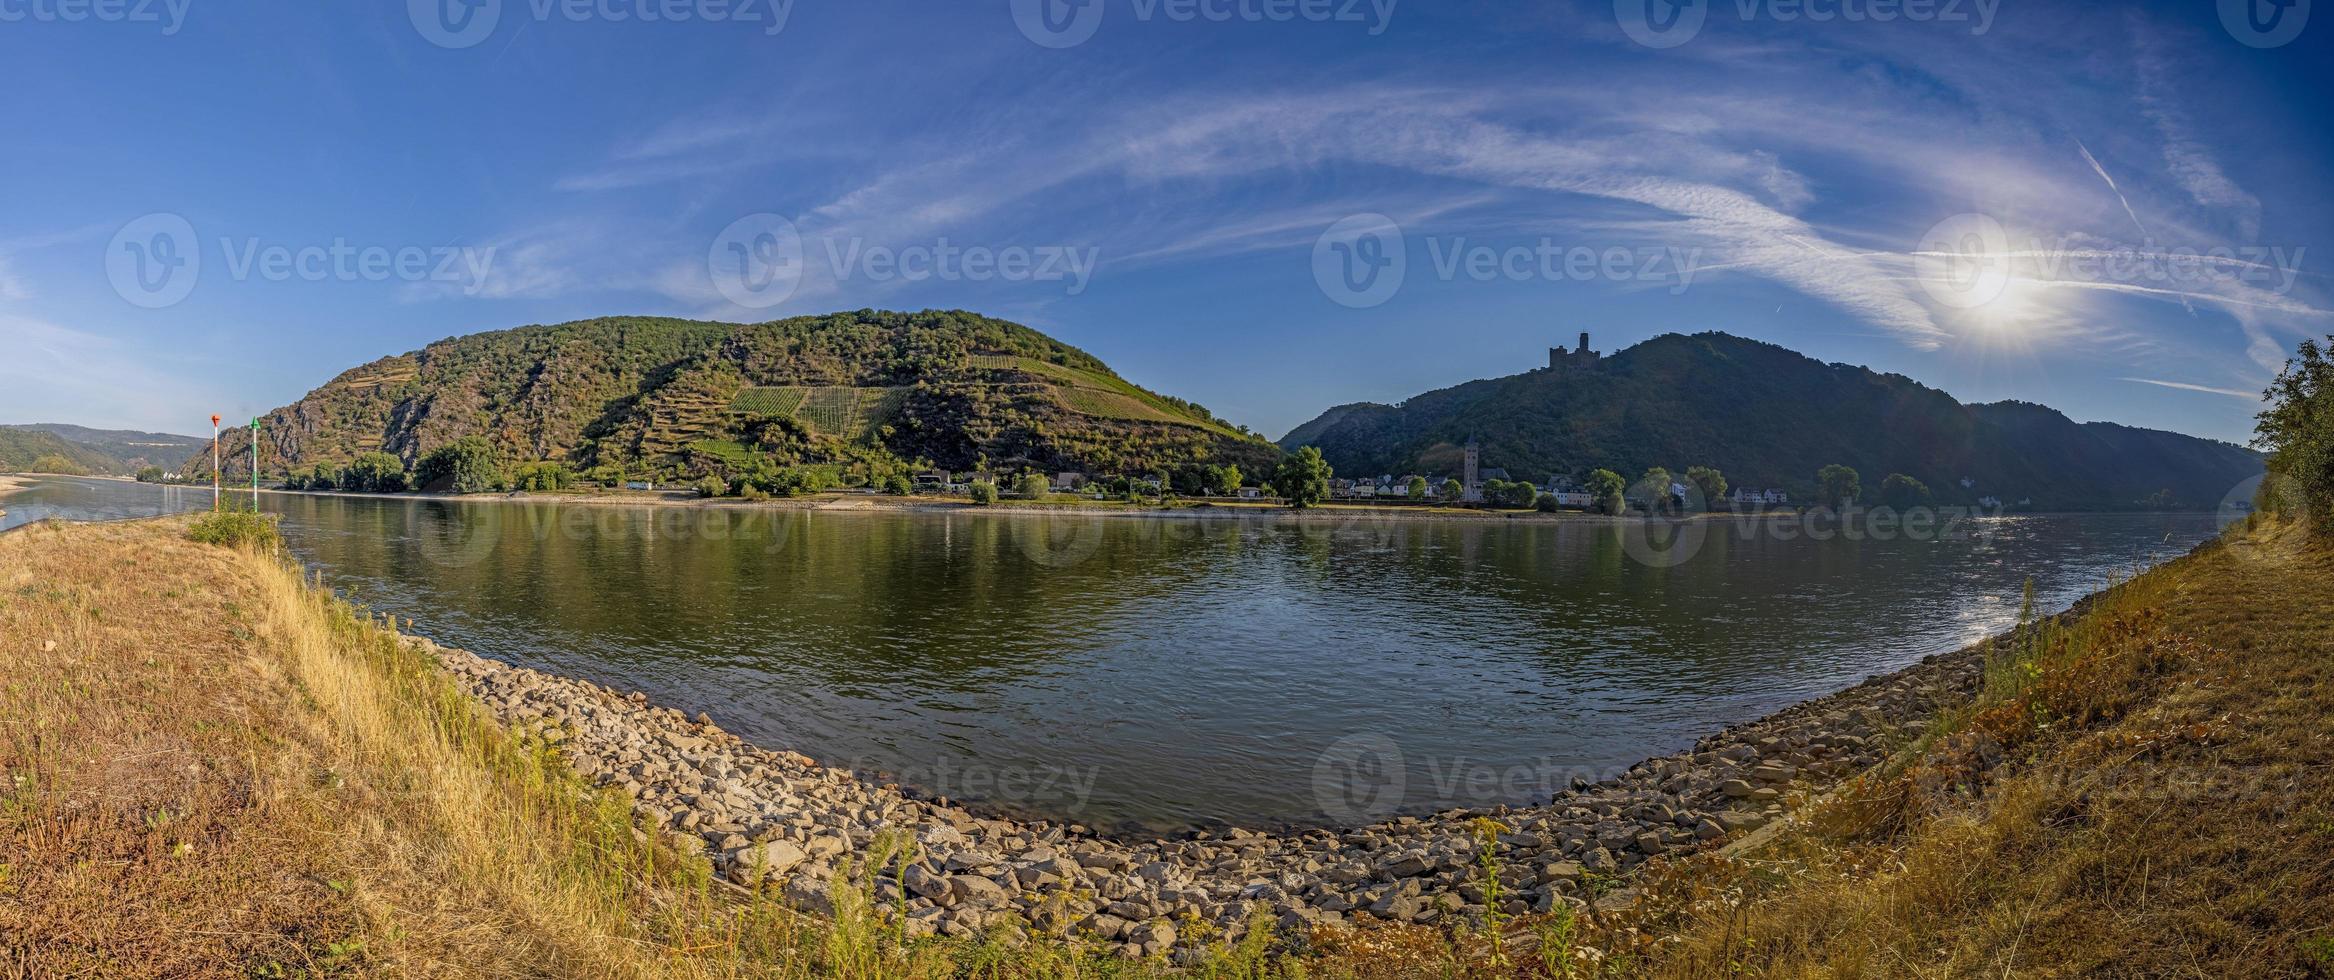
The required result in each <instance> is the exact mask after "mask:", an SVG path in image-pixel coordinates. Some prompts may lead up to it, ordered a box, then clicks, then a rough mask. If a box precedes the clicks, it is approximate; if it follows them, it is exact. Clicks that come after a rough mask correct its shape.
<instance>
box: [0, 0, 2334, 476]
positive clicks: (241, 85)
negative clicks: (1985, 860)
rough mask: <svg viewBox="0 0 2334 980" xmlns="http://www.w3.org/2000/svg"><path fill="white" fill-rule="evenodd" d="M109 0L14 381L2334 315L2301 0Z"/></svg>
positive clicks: (31, 74)
mask: <svg viewBox="0 0 2334 980" xmlns="http://www.w3.org/2000/svg"><path fill="white" fill-rule="evenodd" d="M121 2H122V3H123V4H124V6H121V7H111V8H108V7H103V6H100V7H98V8H94V9H93V8H91V7H88V6H86V5H80V4H78V0H0V62H4V63H6V64H7V65H9V66H10V71H9V73H8V74H9V76H10V79H11V82H12V84H11V85H10V86H9V87H8V91H7V94H5V95H0V127H4V128H5V131H7V132H8V133H9V134H10V137H11V138H10V140H9V141H8V146H7V152H5V153H0V188H5V190H4V191H0V193H5V195H6V201H7V206H6V207H5V208H0V420H8V421H72V422H80V423H84V424H92V425H105V426H134V427H140V428H149V429H162V430H175V431H182V432H193V431H198V430H199V429H200V428H201V425H202V419H203V418H204V417H205V416H207V415H209V414H210V413H211V412H213V411H219V412H221V413H223V414H226V415H228V416H230V417H238V418H239V417H247V416H249V415H251V414H253V413H254V412H257V411H260V410H264V409H267V408H272V407H274V406H277V405H281V404H285V403H288V402H290V401H291V400H293V399H295V398H297V397H298V396H299V395H300V394H302V393H303V392H305V391H307V390H308V389H310V388H313V387H315V386H317V385H319V384H321V383H323V382H324V381H325V380H327V379H329V378H330V377H331V376H332V375H333V374H335V373H337V372H339V371H340V370H343V369H345V368H348V367H351V366H354V365H357V364H359V363H362V362H365V361H368V360H371V359H373V358H376V357H380V356H383V355H387V354H393V353H399V352H403V351H407V350H412V349H415V348H418V347H420V346H422V345H423V344H425V343H428V342H429V341H432V340H436V339H439V338H443V337H448V336H453V335H458V334H464V333H471V332H476V331H481V330H492V329H500V328H505V327H511V326H517V325H522V324H528V323H550V322H559V321H564V320H570V319H578V318H584V317H590V316H598V315H607V314H666V315H679V316H691V317H706V318H714V319H733V320H764V319H772V318H776V317H778V316H787V315H795V314H802V313H817V312H827V311H831V310H838V309H857V308H861V307H881V308H898V309H919V308H926V307H961V308H967V309H973V310H978V311H982V312H986V313H990V314H993V315H997V316H1002V317H1006V318H1009V319H1014V320H1018V321H1021V322H1024V323H1028V324H1030V325H1032V326H1034V327H1037V328H1039V329H1042V330H1045V331H1047V332H1049V333H1052V334H1054V335H1055V336H1057V337H1060V338H1062V339H1063V340H1065V341H1068V342H1070V343H1073V344H1076V345H1078V346H1080V347H1083V348H1085V349H1087V350H1089V351H1092V352H1094V353H1096V354H1098V355H1100V356H1101V357H1103V358H1104V359H1106V360H1107V361H1109V362H1110V363H1111V364H1112V365H1114V366H1116V367H1118V368H1119V369H1120V371H1121V372H1122V373H1124V374H1126V375H1128V376H1129V377H1131V378H1132V379H1134V380H1135V381H1137V382H1139V383H1142V384H1145V385H1148V386H1150V387H1153V388H1156V389H1159V390H1161V391H1165V392H1169V393H1172V394H1176V395H1179V396H1183V397H1188V398H1192V399H1194V400H1196V401H1199V402H1201V403H1203V404H1205V405H1207V406H1209V407H1210V408H1211V409H1214V410H1215V411H1216V412H1217V413H1219V414H1221V415H1223V416H1225V417H1227V418H1229V419H1231V420H1233V421H1235V422H1239V423H1243V424H1247V425H1249V426H1252V427H1254V428H1255V429H1257V430H1259V431H1262V432H1265V433H1267V434H1270V435H1274V436H1277V435H1279V434H1280V433H1281V432H1283V431H1285V430H1287V429H1288V428H1290V427H1292V426H1294V425H1296V424H1298V423H1300V422H1302V421H1304V420H1306V419H1307V418H1309V417H1311V416H1312V415H1313V414H1315V413H1316V412H1318V411H1319V410H1321V409H1323V408H1326V407H1328V406H1330V405H1335V404H1340V403H1345V402H1352V401H1364V400H1368V401H1394V400H1399V399H1401V398H1403V397H1406V396H1408V395H1411V394H1415V393H1417V392H1420V391H1425V390H1429V389H1433V388H1438V387H1443V386H1446V385H1450V384H1455V383H1459V382H1462V381H1466V380H1469V379H1472V378H1478V377H1488V376H1496V375H1503V374H1511V373H1515V372H1517V371H1520V370H1524V369H1527V368H1530V367H1533V366H1535V365H1536V364H1539V363H1544V362H1545V353H1544V350H1545V348H1546V347H1547V346H1548V345H1549V344H1550V343H1566V344H1569V343H1570V342H1571V338H1573V337H1574V336H1575V335H1576V334H1578V333H1579V332H1580V331H1582V330H1588V331H1591V332H1593V333H1594V334H1595V336H1596V345H1597V346H1598V347H1600V348H1602V349H1605V350H1608V351H1610V350H1613V349H1617V348H1619V347H1623V346H1627V345H1629V344H1632V343H1635V342H1637V341H1640V340H1643V339H1645V338H1647V337H1650V336H1654V335H1656V334H1660V333H1665V332H1671V331H1688V332H1691V331H1699V330H1706V329H1716V330H1725V331H1729V332H1733V333H1738V334H1743V335H1747V336H1751V337H1755V338H1759V339H1762V340H1768V341H1772V342H1775V343H1779V344H1783V345H1785V346H1788V347H1791V348H1794V349H1797V350H1800V351H1803V352H1806V353H1808V354H1810V355H1813V356H1815V357H1818V358H1822V359H1825V360H1831V361H1846V362H1852V363H1859V364H1868V365H1871V366H1873V367H1875V368H1878V369H1880V370H1885V371H1894V372H1899V373H1902V374H1906V375H1909V376H1911V377H1913V378H1916V379H1919V380H1921V381H1923V382H1926V383H1929V384H1932V385H1935V386H1937V387H1940V388H1943V389H1945V390H1947V391H1950V392H1952V393H1953V394H1955V395H1956V396H1958V397H1961V398H1962V399H1964V400H1966V401H1990V400H1995V399H2002V398H2020V399H2027V400H2032V401H2040V402H2044V403H2047V404H2050V405H2053V406H2056V407H2058V408H2060V409H2062V410H2064V411H2066V412H2067V413H2069V414H2070V415H2072V416H2074V417H2076V418H2078V419H2085V420H2090V419H2107V420H2113V421H2119V422H2125V423H2130V424H2135V425H2143V426H2149V427H2156V428H2166V429H2173V430H2177V431H2183V432H2190V433H2195V434H2199V435H2205V436H2211V437H2216V438H2223V439H2230V440H2234V441H2241V440H2243V439H2244V438H2246V437H2247V435H2248V434H2249V431H2250V428H2251V421H2250V420H2251V415H2252V413H2253V412H2254V411H2255V409H2256V405H2255V404H2254V399H2255V393H2257V392H2258V391H2259V390H2260V389H2261V388H2262V387H2263V386H2264V384H2265V383H2266V382H2267V381H2268V380H2269V378H2270V377H2271V376H2272V375H2273V374H2274V370H2275V367H2276V365H2277V364H2278V363H2280V362H2281V360H2282V358H2283V356H2284V354H2285V352H2287V351H2290V350H2291V349H2292V347H2293V346H2294V344H2295V343H2296V342H2297V341H2299V340H2300V339H2301V338H2302V337H2304V336H2314V335H2324V334H2327V333H2334V316H2330V315H2329V313H2328V311H2329V310H2334V295H2330V294H2334V288H2330V282H2329V279H2328V276H2327V273H2326V271H2325V270H2326V268H2327V267H2328V265H2329V263H2334V238H2330V235H2329V231H2330V230H2334V202H2330V201H2329V200H2328V195H2326V194H2325V193H2324V187H2325V175H2326V174H2327V173H2328V172H2329V163H2330V160H2329V158H2330V157H2334V126H2330V125H2329V124H2328V122H2327V119H2328V116H2327V114H2326V110H2325V106H2324V98H2325V92H2326V90H2327V81H2328V79H2327V77H2326V75H2325V72H2324V69H2322V68H2317V67H2313V62H2317V63H2325V62H2327V61H2328V60H2329V59H2328V58H2327V55H2328V53H2329V51H2330V50H2334V13H2330V12H2328V11H2324V10H2320V11H2317V17H2318V22H2316V23H2311V22H2309V21H2307V20H2306V18H2307V17H2308V15H2309V10H2308V7H2309V0H2294V2H2295V4H2296V5H2295V6H2292V7H2288V8H2285V9H2283V10H2282V11H2272V12H2276V13H2279V14H2280V16H2282V17H2283V18H2285V19H2284V20H2278V19H2276V18H2264V17H2262V16H2261V11H2269V9H2270V8H2268V7H2267V6H2266V5H2264V6H2263V7H2262V8H2260V10H2259V11H2256V16H2255V19H2254V21H2251V22H2249V21H2247V20H2246V19H2245V18H2246V14H2245V12H2244V10H2243V0H2233V2H2232V3H2229V4H2223V6H2225V7H2228V8H2229V11H2228V13H2229V18H2230V19H2229V20H2227V21H2226V22H2224V19H2223V12H2222V11H2220V10H2216V9H2215V6H2214V4H2212V3H2181V4H2161V5H2132V6H2129V7H2123V6H2117V7H2115V8H2113V9H2109V8H2108V7H2106V6H2104V5H2072V4H2069V5H2054V4H2041V3H2022V2H2018V0H1986V2H1984V3H1980V2H1977V0H1936V2H1934V3H1923V2H1921V0H1915V2H1912V3H1906V4H1902V5H1890V4H1884V5H1883V6H1882V7H1881V8H1879V9H1881V10H1882V11H1884V12H1892V13H1895V14H1896V16H1895V17H1894V18H1893V19H1890V20H1887V21H1885V22H1882V21H1878V20H1876V19H1875V18H1874V17H1873V16H1871V14H1872V11H1873V10H1874V9H1875V8H1874V7H1873V6H1872V5H1871V4H1870V3H1869V2H1867V0H1855V2H1853V3H1849V4H1848V5H1847V6H1846V7H1842V6H1841V5H1840V3H1839V2H1838V0H1813V2H1795V0H1720V2H1708V0H1705V2H1703V3H1701V4H1698V5H1693V6H1689V7H1685V8H1674V7H1672V6H1670V4H1669V2H1668V0H1649V2H1650V3H1651V4H1652V6H1651V7H1650V8H1648V7H1647V6H1645V4H1644V3H1640V2H1639V0H1619V2H1617V3H1615V2H1602V3H1586V4H1579V5H1568V4H1559V3H1490V2H1471V0H1457V2H1441V3H1431V4H1430V3H1427V2H1424V0H1377V2H1375V3H1372V2H1368V0H1361V2H1348V0H1301V2H1300V0H1085V2H1086V4H1087V5H1086V6H1084V7H1082V8H1080V7H1075V6H1059V7H1055V8H1053V9H1052V10H1051V11H1048V10H1046V9H1041V0H962V2H956V0H950V2H940V0H925V2H906V0H859V2H813V0H754V2H753V3H752V5H751V6H748V7H743V8H741V7H739V6H737V4H736V2H734V0H733V2H730V3H720V2H716V0H702V2H700V0H591V2H589V3H564V2H563V3H556V4H555V3H552V2H551V0H501V2H499V3H497V2H494V0H414V2H413V3H410V4H409V3H405V2H382V3H369V4H315V3H294V2H253V3H236V4H231V5H230V4H226V3H221V2H216V0H152V2H151V3H149V2H148V0H121ZM1042 2H1043V3H1062V2H1064V0H1042ZM1649 10H1650V13H1649ZM644 11H645V12H647V13H649V14H652V15H656V17H657V19H655V20H653V21H644V20H643V19H642V17H641V14H642V13H643V12H644ZM1049 12H1050V13H1051V14H1052V15H1053V16H1052V18H1051V19H1050V20H1049V19H1047V16H1046V15H1047V14H1048V13H1049ZM1697 12H1698V13H1697ZM673 13H685V14H688V15H689V17H688V19H687V20H686V21H676V20H674V19H672V17H671V16H669V15H670V14H673ZM1673 14H1684V15H1685V16H1686V19H1683V20H1675V19H1672V17H1671V15H1673ZM1819 15H1825V16H1823V19H1820V20H1817V19H1813V18H1815V17H1817V16H1819ZM465 17H467V18H468V19H467V20H465V19H464V18H465ZM1649 17H1650V19H1649ZM2255 22H2267V23H2272V24H2273V25H2275V26H2273V27H2271V28H2270V30H2271V31H2272V33H2269V34H2262V33H2258V32H2256V31H2255V30H2254V28H2253V27H2252V26H2251V25H2252V24H2253V23H2255ZM2296 24H2298V25H2300V27H2299V32H2298V34H2294V25H2296ZM1649 25H1650V26H1649ZM1664 25H1667V26H1668V27H1669V30H1668V32H1667V33H1662V32H1660V31H1659V30H1657V28H1659V27H1662V26H1664ZM1054 28H1063V29H1065V32H1063V33H1055V32H1052V29H1054ZM2285 35H2293V36H2291V37H2290V39H2287V37H2286V36H2285ZM1640 38H1642V39H1645V41H1650V43H1644V41H1641V40H1640ZM2264 45H2266V46H2264ZM780 228H783V229H786V230H787V235H786V236H773V237H767V238H765V237H764V236H763V232H765V231H770V230H772V229H780ZM182 243H183V244H182ZM772 243H781V244H779V246H778V248H779V253H783V254H777V253H771V252H769V251H768V250H767V246H770V245H771V244H772ZM794 243H798V245H796V244H794ZM732 245H737V246H741V247H743V248H745V251H742V252H738V251H733V250H732V249H731V246H732ZM797 248H798V252H797V251H795V249H797ZM2321 248H2324V249H2327V251H2325V252H2321ZM157 249H161V250H160V251H157ZM183 252H192V253H193V254H192V255H191V256H190V255H186V254H183ZM774 255H776V257H778V258H781V259H799V261H798V262H796V263H795V264H792V265H787V266H783V267H782V268H783V269H785V270H786V271H785V273H784V275H783V276H781V277H780V278H779V280H777V281H778V282H779V284H780V285H781V286H782V288H778V289H776V290H774V291H773V290H772V289H769V288H766V287H768V286H769V284H770V282H771V280H770V279H769V277H768V276H759V277H754V276H753V275H752V273H753V267H752V266H751V263H753V262H755V261H757V259H759V260H768V259H770V258H772V257H773V256H774ZM739 256H744V258H742V259H741V258H739ZM1395 256H1399V257H1400V264H1399V265H1398V266H1397V265H1395V264H1393V263H1394V261H1395V258H1394V257H1395ZM739 261H744V262H746V263H749V265H747V266H733V265H725V264H724V263H736V262H739ZM140 263H144V264H143V265H141V264H140ZM765 271H766V270H765ZM1397 273H1398V275H1397ZM1372 274H1375V278H1372V277H1371V275H1372ZM749 277H750V278H749ZM741 282H746V283H750V285H751V286H757V287H765V288H761V289H752V288H749V289H745V290H743V291H741V290H740V289H739V288H737V286H738V285H739V283H741ZM1358 284H1366V288H1365V286H1363V285H1358ZM741 298H742V299H743V300H744V301H746V302H747V303H748V304H749V305H747V306H740V305H738V301H739V300H740V299H741Z"/></svg>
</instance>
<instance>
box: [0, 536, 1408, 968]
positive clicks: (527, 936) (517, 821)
mask: <svg viewBox="0 0 2334 980" xmlns="http://www.w3.org/2000/svg"><path fill="white" fill-rule="evenodd" d="M190 523H191V522H190V521H189V520H187V519H174V520H162V521H150V522H140V523H133V524H114V525H86V526H69V527H46V526H44V527H34V528H28V529H25V530H24V531H22V532H20V533H16V534H11V535H8V536H5V537H0V568H4V569H6V571H5V572H0V653H4V654H5V659H0V977H42V978H47V977H107V978H113V977H145V976H151V977H165V976H167V977H187V976H221V977H227V976H240V977H307V976H480V977H679V978H714V977H780V978H788V977H812V976H818V977H865V978H875V977H887V978H888V977H949V976H977V977H998V978H1011V977H1029V978H1054V977H1060V978H1081V977H1147V976H1155V975H1158V974H1160V973H1162V972H1165V970H1166V967H1165V966H1164V965H1163V964H1158V963H1144V962H1123V961H1112V960H1108V959H1104V958H1102V957H1101V956H1100V955H1099V952H1098V950H1097V949H1095V948H1088V947H1084V946H1081V945H1079V944H1077V943H1075V942H1074V941H1073V942H1061V941H1042V940H1030V939H1028V938H1026V937H1020V936H1014V935H1008V934H998V935H994V936H990V937H984V938H982V939H980V940H977V941H933V940H909V939H906V938H905V937H904V936H902V935H901V933H900V932H899V930H898V928H897V926H896V925H895V924H894V922H893V920H892V919H890V918H889V917H887V916H886V915H884V914H883V910H882V909H881V908H879V907H878V905H877V903H876V902H875V900H874V898H873V889H872V887H870V882H869V879H868V875H867V874H864V873H863V874H860V875H857V876H855V878H854V880H855V883H856V887H849V888H843V889H839V890H838V892H837V894H836V895H835V899H836V901H837V904H838V905H839V906H840V907H841V908H842V909H843V913H842V914H840V915H839V916H837V917H836V919H835V920H833V921H828V920H819V919H811V918H807V917H802V916H797V915H794V914H792V913H791V912H789V911H788V910H787V909H785V908H783V907H781V906H780V905H779V904H777V903H776V902H775V901H773V900H771V899H770V898H768V897H766V896H749V897H740V896H737V895H734V894H732V893H731V892H729V891H726V890H724V889H723V886H718V885H716V884H714V882H713V879H712V876H711V874H710V870H711V869H710V867H709V866H708V865H707V864H706V862H705V861H704V860H703V859H702V858H700V857H694V856H690V855H689V854H687V853H686V849H685V848H676V847H673V846H668V843H660V842H658V841H656V840H655V839H653V838H652V837H650V836H649V835H647V834H644V833H641V832H640V831H639V830H638V829H636V828H635V826H634V825H633V823H632V818H631V816H630V808H629V806H628V805H627V804H626V803H625V801H623V800H621V799H618V798H615V797H613V796H611V795H608V794H604V793H600V792H597V791H594V790H593V789H591V788H590V787H588V786H586V785H585V784H584V783H582V782H581V781H580V780H578V779H577V778H576V777H575V776H574V775H573V774H572V773H571V772H570V771H569V770H568V769H567V768H566V767H565V765H564V764H563V763H561V762H560V760H559V758H558V756H557V754H556V752H555V750H554V749H553V748H552V747H551V746H552V744H553V743H552V742H551V741H549V740H545V739H540V738H533V737H529V736H528V735H527V734H525V733H513V732H509V731H505V730H504V729H502V728H500V727H499V726H497V725H495V724H493V723H492V722H491V721H489V720H488V719H487V718H486V716H485V714H484V713H483V711H482V710H481V709H479V708H478V706H477V705H476V704H475V702H473V701H471V700H470V699H468V698H467V697H465V696H463V695H462V694H460V693H459V692H457V691H456V690H455V689H454V688H453V687H452V685H451V684H450V683H449V682H448V681H447V680H446V678H445V676H444V675H443V674H442V673H441V672H439V671H438V670H437V669H436V667H435V665H434V664H432V663H430V662H428V661H427V660H426V659H424V658H423V657H422V656H421V655H419V654H417V653H416V652H415V651H414V650H413V648H412V647H411V646H409V645H407V644H404V643H402V642H400V641H399V640H398V639H397V638H396V637H395V635H394V634H393V633H391V632H389V631H387V630H385V629H382V628H379V627H378V626H377V624H374V623H372V622H370V621H368V620H367V619H366V618H365V617H364V615H363V614H362V613H360V612H359V611H357V610H354V609H351V608H349V607H348V606H345V605H343V604H341V603H339V602H337V601H335V600H333V599H332V598H331V597H329V596H328V595H326V594H324V593H322V592H321V591H320V590H317V589H315V588H313V587H311V586H310V585H309V584H308V583H306V582H303V581H302V580H301V578H300V576H299V573H298V572H297V571H295V570H294V569H292V568H290V567H287V566H285V565H283V564H281V563H279V562H278V561H277V560H276V559H275V558H273V557H271V556H268V555H266V554H263V553H261V552H259V551H256V550H248V549H233V548H225V547H216V546H210V545H204V544H199V543H197V542H194V541H192V540H190V538H189V534H188V527H189V525H190ZM1310 966H1311V969H1303V968H1299V967H1296V966H1294V965H1293V964H1291V963H1289V962H1288V961H1285V960H1283V959H1282V958H1280V957H1277V956H1274V955H1272V951H1269V950H1267V949H1265V948H1264V947H1263V946H1262V945H1261V944H1255V943H1251V944H1247V945H1224V946H1222V947H1220V948H1218V949H1216V950H1215V951H1214V953H1213V954H1212V955H1211V956H1210V957H1209V959H1208V960H1207V961H1206V962H1204V963H1201V964H1197V965H1196V966H1195V967H1194V968H1193V969H1192V970H1191V971H1190V973H1191V974H1192V975H1199V976H1218V977H1254V978H1260V980H1261V978H1268V977H1281V976H1299V975H1303V976H1321V977H1339V976H1361V975H1365V974H1368V975H1384V974H1380V973H1374V972H1372V971H1367V970H1357V969H1349V968H1346V967H1343V966H1340V965H1338V964H1337V963H1335V962H1334V961H1331V960H1322V959H1316V960H1313V961H1311V963H1310Z"/></svg>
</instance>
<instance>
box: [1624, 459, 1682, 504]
mask: <svg viewBox="0 0 2334 980" xmlns="http://www.w3.org/2000/svg"><path fill="white" fill-rule="evenodd" d="M1677 482H1678V481H1677V477H1674V476H1671V475H1670V472H1669V470H1668V469H1666V468H1664V467H1660V466H1656V467H1653V468H1651V469H1648V470H1646V471H1645V475H1644V476H1641V477H1638V478H1637V483H1636V484H1635V485H1633V486H1631V487H1630V488H1629V500H1630V502H1632V503H1635V504H1636V505H1638V506H1640V507H1643V508H1645V509H1646V510H1647V511H1649V512H1654V513H1663V514H1666V513H1668V512H1669V511H1670V510H1671V509H1672V508H1673V507H1674V506H1675V500H1674V499H1673V498H1672V495H1671V493H1670V487H1671V486H1673V485H1675V484H1676V483H1677Z"/></svg>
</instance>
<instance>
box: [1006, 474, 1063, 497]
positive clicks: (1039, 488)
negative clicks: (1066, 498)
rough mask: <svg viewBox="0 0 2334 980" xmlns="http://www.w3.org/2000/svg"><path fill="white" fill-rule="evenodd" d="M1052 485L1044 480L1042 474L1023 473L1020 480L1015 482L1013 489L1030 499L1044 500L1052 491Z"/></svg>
mask: <svg viewBox="0 0 2334 980" xmlns="http://www.w3.org/2000/svg"><path fill="white" fill-rule="evenodd" d="M1053 487H1054V485H1053V484H1052V483H1051V482H1049V481H1047V480H1046V478H1045V476H1044V474H1040V473H1024V474H1022V476H1021V482H1020V483H1017V484H1015V485H1014V487H1013V489H1014V490H1015V491H1017V492H1019V493H1020V494H1021V495H1022V496H1023V497H1026V498H1028V499H1030V500H1044V499H1045V498H1046V496H1047V495H1048V494H1050V493H1052V492H1053Z"/></svg>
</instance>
